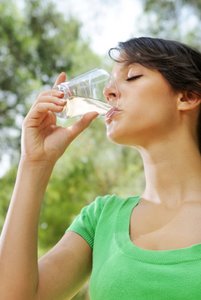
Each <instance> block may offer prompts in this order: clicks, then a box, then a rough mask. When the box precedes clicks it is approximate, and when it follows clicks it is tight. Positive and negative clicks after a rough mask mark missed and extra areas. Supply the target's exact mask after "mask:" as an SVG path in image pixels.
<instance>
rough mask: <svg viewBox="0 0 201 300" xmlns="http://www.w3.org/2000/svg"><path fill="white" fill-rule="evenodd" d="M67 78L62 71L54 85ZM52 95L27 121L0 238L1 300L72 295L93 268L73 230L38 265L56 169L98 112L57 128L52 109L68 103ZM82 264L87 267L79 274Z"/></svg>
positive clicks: (40, 102)
mask: <svg viewBox="0 0 201 300" xmlns="http://www.w3.org/2000/svg"><path fill="white" fill-rule="evenodd" d="M63 80H65V76H64V75H63V74H61V75H60V77H59V78H58V80H57V82H56V83H59V82H62V81H63ZM51 93H52V95H51V94H50V92H44V93H42V94H41V95H39V97H38V98H37V100H36V102H35V103H34V105H33V106H32V108H31V110H30V112H29V113H28V115H27V117H26V118H25V121H24V125H23V134H22V156H21V161H20V164H19V169H18V174H17V179H16V184H15V188H14V192H13V196H12V199H11V203H10V207H9V210H8V214H7V217H6V221H5V224H4V228H3V231H2V234H1V238H0V299H4V300H10V299H15V300H27V299H29V300H32V299H33V300H34V299H43V300H46V299H47V300H49V299H51V300H53V299H64V298H63V296H64V295H65V296H70V295H72V293H73V291H75V289H76V284H75V282H76V281H78V285H79V284H80V282H81V281H82V278H86V276H87V273H88V272H89V270H90V258H89V257H90V255H91V254H90V253H91V250H90V248H89V246H88V245H87V243H86V242H85V241H84V240H83V239H82V238H81V237H79V236H78V235H76V234H74V233H72V234H71V235H70V236H69V234H67V235H65V236H64V238H63V239H62V241H61V242H60V243H59V244H58V245H57V246H56V247H55V249H54V250H52V251H51V252H50V253H48V254H47V255H46V256H45V257H44V258H43V259H42V260H41V262H40V268H38V261H37V260H38V259H37V239H38V236H37V230H38V221H39V215H40V208H41V202H42V199H43V196H44V193H45V190H46V187H47V184H48V181H49V178H50V176H51V172H52V169H53V167H54V165H55V163H56V161H57V159H58V158H59V157H60V156H61V155H62V154H63V152H64V151H65V149H66V148H67V146H68V145H69V144H70V143H71V142H72V140H73V139H74V138H75V137H76V136H77V135H78V134H79V133H80V132H81V131H82V130H84V129H85V128H86V127H87V126H88V125H89V124H90V122H91V121H92V119H93V118H94V117H95V116H96V114H93V113H91V114H88V115H86V116H84V117H83V118H82V119H81V120H80V121H78V122H77V123H75V124H74V125H72V126H71V127H70V128H62V127H57V126H56V118H55V115H54V113H55V112H59V111H61V110H62V109H63V105H64V103H62V102H61V97H62V96H61V95H59V94H58V92H56V91H52V92H51ZM69 201H70V200H69ZM73 253H74V254H73ZM82 260H83V261H82ZM84 260H86V263H85V262H84ZM78 265H79V266H83V272H81V275H80V274H79V272H77V268H78ZM62 266H63V267H64V269H63V270H61V268H62ZM54 276H56V277H55V278H56V279H57V280H52V279H53V278H54ZM80 277H82V278H80ZM68 282H69V284H68ZM50 287H51V288H50Z"/></svg>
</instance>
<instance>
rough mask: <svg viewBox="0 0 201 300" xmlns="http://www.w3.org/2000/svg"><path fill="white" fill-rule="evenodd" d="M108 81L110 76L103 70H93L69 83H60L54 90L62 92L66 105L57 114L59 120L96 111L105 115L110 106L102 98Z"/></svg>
mask: <svg viewBox="0 0 201 300" xmlns="http://www.w3.org/2000/svg"><path fill="white" fill-rule="evenodd" d="M109 79H110V74H109V73H108V72H107V71H105V70H103V69H93V70H91V71H89V72H87V73H84V74H82V75H79V76H77V77H75V78H73V79H71V80H70V81H67V82H62V83H61V84H59V85H57V86H56V87H55V88H56V89H58V90H60V91H63V92H64V99H66V100H67V103H66V105H65V107H64V109H63V111H62V112H61V113H59V114H57V116H58V117H61V118H65V119H67V118H72V117H76V116H82V115H84V114H85V113H87V112H91V111H96V112H98V113H99V114H100V115H105V114H106V113H107V112H108V111H109V110H110V109H111V108H112V106H111V105H110V104H108V103H107V102H106V100H105V98H104V95H103V90H104V87H105V86H106V85H107V83H108V81H109Z"/></svg>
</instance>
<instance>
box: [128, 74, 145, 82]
mask: <svg viewBox="0 0 201 300" xmlns="http://www.w3.org/2000/svg"><path fill="white" fill-rule="evenodd" d="M140 77H142V75H136V76H132V77H129V78H127V79H126V81H132V80H136V79H138V78H140Z"/></svg>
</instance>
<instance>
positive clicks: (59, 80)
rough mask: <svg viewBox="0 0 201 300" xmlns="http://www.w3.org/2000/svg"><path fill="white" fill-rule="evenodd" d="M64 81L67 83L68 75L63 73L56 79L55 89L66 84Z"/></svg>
mask: <svg viewBox="0 0 201 300" xmlns="http://www.w3.org/2000/svg"><path fill="white" fill-rule="evenodd" d="M64 81H66V73H65V72H61V73H60V74H59V76H58V77H57V79H56V81H55V83H54V86H53V88H54V87H56V86H57V85H58V84H60V83H62V82H64Z"/></svg>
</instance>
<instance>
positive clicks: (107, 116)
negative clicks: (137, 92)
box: [105, 107, 122, 120]
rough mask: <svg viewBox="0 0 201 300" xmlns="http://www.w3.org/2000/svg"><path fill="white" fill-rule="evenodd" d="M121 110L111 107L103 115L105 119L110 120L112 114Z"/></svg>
mask: <svg viewBox="0 0 201 300" xmlns="http://www.w3.org/2000/svg"><path fill="white" fill-rule="evenodd" d="M121 111H122V110H121V109H119V108H117V107H112V108H111V109H110V110H109V111H108V112H107V113H106V115H105V118H106V120H111V119H112V117H113V116H114V115H116V114H117V113H119V112H121Z"/></svg>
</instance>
